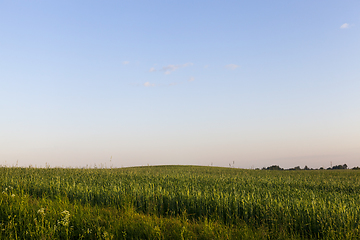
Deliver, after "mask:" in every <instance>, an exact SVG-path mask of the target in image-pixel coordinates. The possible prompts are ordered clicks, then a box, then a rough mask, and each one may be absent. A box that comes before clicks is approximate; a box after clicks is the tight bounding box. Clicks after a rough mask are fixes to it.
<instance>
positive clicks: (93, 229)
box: [0, 166, 360, 239]
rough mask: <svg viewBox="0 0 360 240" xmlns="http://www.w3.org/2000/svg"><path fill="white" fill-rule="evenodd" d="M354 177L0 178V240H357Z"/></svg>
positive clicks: (21, 173)
mask: <svg viewBox="0 0 360 240" xmlns="http://www.w3.org/2000/svg"><path fill="white" fill-rule="evenodd" d="M359 180H360V173H359V172H358V171H351V170H348V171H255V170H241V169H229V168H215V167H197V166H157V167H138V168H124V169H58V168H55V169H51V168H49V169H34V168H0V184H1V185H0V187H1V188H2V191H3V192H2V194H1V195H0V222H1V233H0V237H1V239H79V238H83V239H289V238H293V239H301V238H305V239H308V238H314V239H315V238H324V239H357V238H358V237H359V224H358V223H359V212H360V211H359V206H360V200H359V196H360V194H359V193H360V181H359Z"/></svg>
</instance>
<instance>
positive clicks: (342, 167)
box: [261, 164, 360, 171]
mask: <svg viewBox="0 0 360 240" xmlns="http://www.w3.org/2000/svg"><path fill="white" fill-rule="evenodd" d="M337 169H348V166H347V164H343V165H336V166H333V167H328V168H327V169H326V170H337ZM352 169H353V170H360V167H353V168H352ZM261 170H290V171H294V170H324V168H323V167H320V168H309V167H308V166H306V165H305V167H304V168H301V167H300V166H296V167H293V168H289V169H284V168H281V167H280V166H279V165H272V166H270V167H267V168H265V167H263V168H262V169H261Z"/></svg>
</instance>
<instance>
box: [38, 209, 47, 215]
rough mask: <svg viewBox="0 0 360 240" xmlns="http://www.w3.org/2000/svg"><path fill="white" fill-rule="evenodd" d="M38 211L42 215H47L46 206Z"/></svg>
mask: <svg viewBox="0 0 360 240" xmlns="http://www.w3.org/2000/svg"><path fill="white" fill-rule="evenodd" d="M37 213H38V214H40V215H43V216H45V208H40V209H39V210H38V211H37Z"/></svg>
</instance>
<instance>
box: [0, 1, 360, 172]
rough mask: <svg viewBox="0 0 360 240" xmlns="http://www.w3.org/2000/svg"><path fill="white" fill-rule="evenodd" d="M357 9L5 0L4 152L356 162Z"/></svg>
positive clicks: (97, 159)
mask: <svg viewBox="0 0 360 240" xmlns="http://www.w3.org/2000/svg"><path fill="white" fill-rule="evenodd" d="M359 12H360V1H357V0H352V1H347V0H345V1H334V0H330V1H310V0H304V1H288V0H287V1H211V0H210V1H209V0H207V1H187V0H186V1H136V0H135V1H40V0H39V1H8V0H5V1H0V165H4V164H6V165H15V164H16V162H17V161H18V164H19V165H20V166H28V165H33V166H35V165H37V166H45V163H48V164H50V166H72V167H75V166H86V165H89V166H93V165H94V164H97V165H100V164H105V163H106V164H107V166H109V165H110V164H111V165H113V166H114V167H121V166H139V165H148V164H149V165H158V164H192V165H211V164H213V165H215V166H229V163H231V164H233V162H235V167H240V168H251V167H263V166H269V165H272V164H277V165H280V166H281V167H285V168H288V167H294V166H297V165H300V166H301V167H303V166H304V165H307V166H309V167H314V168H318V167H320V166H323V167H328V166H329V165H330V162H332V164H333V165H337V164H344V163H347V164H348V165H349V166H360V14H359ZM111 157H112V161H111V163H110V158H111Z"/></svg>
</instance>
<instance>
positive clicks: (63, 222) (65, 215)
mask: <svg viewBox="0 0 360 240" xmlns="http://www.w3.org/2000/svg"><path fill="white" fill-rule="evenodd" d="M61 217H62V219H61V220H58V225H61V226H64V227H68V226H69V223H70V212H69V211H68V210H64V211H62V212H61Z"/></svg>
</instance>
